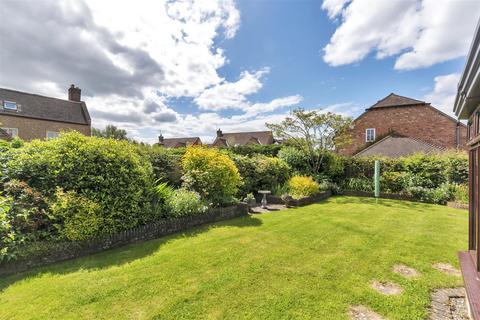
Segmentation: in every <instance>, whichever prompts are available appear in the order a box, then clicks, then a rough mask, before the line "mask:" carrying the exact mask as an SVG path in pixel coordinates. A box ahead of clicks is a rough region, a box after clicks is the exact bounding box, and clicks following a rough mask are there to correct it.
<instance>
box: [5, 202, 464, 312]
mask: <svg viewBox="0 0 480 320" xmlns="http://www.w3.org/2000/svg"><path fill="white" fill-rule="evenodd" d="M466 244H467V213H466V211H462V210H457V209H451V208H447V207H444V206H437V205H428V204H418V203H412V202H405V201H395V200H379V201H378V203H376V201H375V200H374V199H366V198H355V197H333V198H330V199H329V200H327V201H325V202H322V203H319V204H314V205H311V206H307V207H302V208H297V209H290V210H285V211H279V212H271V213H266V214H261V215H254V216H249V217H244V218H238V219H234V220H229V221H224V222H220V223H216V224H212V225H208V226H203V227H199V228H196V229H192V230H191V231H190V232H186V233H182V234H176V235H172V236H169V237H165V238H162V239H158V240H153V241H148V242H144V243H140V244H135V245H131V246H127V247H122V248H119V249H116V250H110V251H107V252H103V253H101V254H96V255H93V256H90V257H85V258H80V259H76V260H72V261H67V262H63V263H58V264H56V265H53V266H49V267H44V268H39V269H36V270H33V271H31V272H28V273H25V274H21V275H17V276H13V277H9V278H6V279H1V280H0V290H1V292H0V319H150V318H154V319H193V318H201V319H219V318H227V319H245V318H257V319H292V318H295V319H302V318H305V319H312V318H314V319H348V315H347V310H348V307H349V306H350V305H358V304H362V305H366V306H368V307H369V308H370V309H372V310H374V311H376V312H377V313H380V314H382V315H383V316H385V317H387V318H389V319H409V320H412V319H423V318H425V316H426V314H427V312H428V306H429V304H430V291H431V290H432V289H434V288H439V287H453V286H458V285H461V278H459V277H455V276H448V275H445V274H443V273H441V272H439V271H437V270H435V269H433V268H432V264H434V263H436V262H445V263H450V264H452V265H453V266H455V267H457V268H458V261H457V257H456V253H457V251H458V250H464V249H466ZM399 263H402V264H405V265H408V266H410V267H413V268H415V269H416V270H418V271H420V272H421V273H422V275H421V277H419V278H418V279H406V278H403V277H402V276H400V275H398V274H395V273H393V272H392V267H393V266H394V265H395V264H399ZM372 280H379V281H384V280H389V281H393V282H395V283H397V284H399V285H400V286H402V287H403V289H404V292H403V293H402V294H401V295H398V296H384V295H382V294H380V293H377V292H376V291H374V290H373V289H371V288H370V282H371V281H372Z"/></svg>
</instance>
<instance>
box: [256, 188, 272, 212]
mask: <svg viewBox="0 0 480 320" xmlns="http://www.w3.org/2000/svg"><path fill="white" fill-rule="evenodd" d="M258 193H259V194H263V198H262V208H263V209H267V194H270V193H271V192H270V191H269V190H258Z"/></svg>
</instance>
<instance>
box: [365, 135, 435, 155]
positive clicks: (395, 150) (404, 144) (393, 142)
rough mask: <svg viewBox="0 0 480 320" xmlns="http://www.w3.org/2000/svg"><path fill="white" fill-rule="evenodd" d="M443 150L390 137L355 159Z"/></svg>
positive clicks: (427, 144) (403, 138)
mask: <svg viewBox="0 0 480 320" xmlns="http://www.w3.org/2000/svg"><path fill="white" fill-rule="evenodd" d="M443 150H444V148H442V147H438V146H434V145H432V144H429V143H426V142H423V141H421V140H418V139H414V138H408V137H397V136H392V135H390V136H387V137H385V138H383V139H381V140H379V141H378V142H375V143H374V144H372V145H371V146H369V147H367V148H365V149H363V150H362V151H360V152H358V153H357V154H355V157H371V156H384V157H389V158H399V157H403V156H408V155H411V154H414V153H418V152H423V153H426V154H430V153H437V152H441V151H443Z"/></svg>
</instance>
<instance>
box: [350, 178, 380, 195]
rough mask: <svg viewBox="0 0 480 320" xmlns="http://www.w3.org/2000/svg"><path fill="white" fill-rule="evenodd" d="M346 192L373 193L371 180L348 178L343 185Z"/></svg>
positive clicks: (373, 187)
mask: <svg viewBox="0 0 480 320" xmlns="http://www.w3.org/2000/svg"><path fill="white" fill-rule="evenodd" d="M345 189H346V190H352V191H365V192H373V191H374V190H375V186H374V182H373V179H366V178H350V179H348V180H347V183H346V184H345Z"/></svg>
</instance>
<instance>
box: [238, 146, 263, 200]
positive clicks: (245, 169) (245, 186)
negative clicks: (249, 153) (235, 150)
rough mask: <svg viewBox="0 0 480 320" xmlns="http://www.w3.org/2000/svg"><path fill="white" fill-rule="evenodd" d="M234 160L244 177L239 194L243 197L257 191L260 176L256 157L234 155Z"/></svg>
mask: <svg viewBox="0 0 480 320" xmlns="http://www.w3.org/2000/svg"><path fill="white" fill-rule="evenodd" d="M232 160H233V161H234V163H235V166H236V167H237V169H238V172H239V174H240V176H241V177H242V184H241V185H240V186H239V188H238V193H237V194H238V196H239V197H241V198H243V197H245V196H246V195H247V194H248V193H251V192H257V191H258V190H259V189H258V185H259V183H258V180H259V177H258V175H257V172H256V162H255V160H254V159H252V158H250V157H246V156H241V155H235V154H233V155H232Z"/></svg>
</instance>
